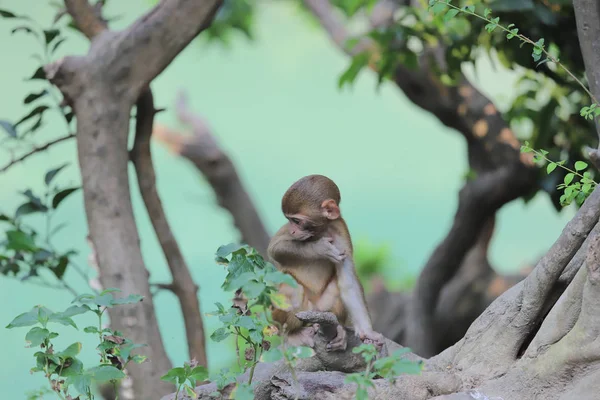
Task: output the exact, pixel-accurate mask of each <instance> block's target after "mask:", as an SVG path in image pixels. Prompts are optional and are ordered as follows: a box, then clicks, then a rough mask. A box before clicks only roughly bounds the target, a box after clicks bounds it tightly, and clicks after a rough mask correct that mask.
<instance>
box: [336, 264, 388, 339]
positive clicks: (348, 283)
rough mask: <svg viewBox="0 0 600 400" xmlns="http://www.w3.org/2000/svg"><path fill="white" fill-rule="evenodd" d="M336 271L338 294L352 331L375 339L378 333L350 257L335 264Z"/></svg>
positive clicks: (363, 336)
mask: <svg viewBox="0 0 600 400" xmlns="http://www.w3.org/2000/svg"><path fill="white" fill-rule="evenodd" d="M336 271H337V276H338V286H339V291H340V296H341V298H342V302H343V303H344V305H345V306H346V309H347V310H348V313H349V314H350V319H351V320H352V324H353V327H354V331H355V332H356V334H357V335H358V336H360V337H361V339H362V338H365V337H367V338H369V339H374V340H375V337H376V336H378V334H377V333H376V332H374V331H373V326H372V325H371V318H370V317H369V311H368V310H367V304H366V301H365V295H364V291H363V288H362V285H361V284H360V282H359V280H358V277H357V276H356V269H355V267H354V260H353V259H352V257H351V256H350V257H347V258H346V259H345V260H344V261H343V262H342V263H341V264H337V265H336Z"/></svg>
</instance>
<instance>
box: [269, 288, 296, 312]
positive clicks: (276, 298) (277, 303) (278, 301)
mask: <svg viewBox="0 0 600 400" xmlns="http://www.w3.org/2000/svg"><path fill="white" fill-rule="evenodd" d="M269 299H270V300H271V304H272V305H273V306H274V307H275V308H278V309H280V310H287V309H289V308H290V307H291V304H290V302H289V301H288V298H287V296H285V295H284V294H281V293H278V292H271V293H269Z"/></svg>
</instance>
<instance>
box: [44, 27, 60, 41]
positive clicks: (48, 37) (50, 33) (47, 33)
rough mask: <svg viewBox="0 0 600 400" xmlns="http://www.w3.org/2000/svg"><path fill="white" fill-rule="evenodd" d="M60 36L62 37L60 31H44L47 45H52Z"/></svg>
mask: <svg viewBox="0 0 600 400" xmlns="http://www.w3.org/2000/svg"><path fill="white" fill-rule="evenodd" d="M58 35H60V31H59V30H58V29H49V30H44V38H45V39H46V44H50V42H52V41H53V40H54V39H55V38H56V37H57V36H58Z"/></svg>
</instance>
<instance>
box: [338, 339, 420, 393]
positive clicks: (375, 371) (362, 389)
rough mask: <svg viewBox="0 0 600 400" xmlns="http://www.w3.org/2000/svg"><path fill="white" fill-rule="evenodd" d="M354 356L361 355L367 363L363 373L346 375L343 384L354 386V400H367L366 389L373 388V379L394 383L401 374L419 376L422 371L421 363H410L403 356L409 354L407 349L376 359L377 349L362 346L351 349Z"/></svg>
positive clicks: (372, 346)
mask: <svg viewBox="0 0 600 400" xmlns="http://www.w3.org/2000/svg"><path fill="white" fill-rule="evenodd" d="M352 352H353V353H355V354H361V355H362V357H363V358H364V360H365V362H366V363H367V368H366V369H365V371H364V372H355V373H352V374H348V375H347V376H346V378H345V380H344V382H345V383H354V384H356V393H355V398H356V400H368V399H369V396H368V389H369V388H375V384H374V383H373V379H375V378H377V377H381V378H383V379H386V380H388V381H389V382H390V383H394V382H395V380H396V379H397V378H398V376H400V375H403V374H419V373H421V371H422V369H423V363H422V362H420V361H419V362H415V361H410V360H407V359H405V358H403V356H404V355H405V354H407V353H410V349H409V348H407V347H404V348H401V349H398V350H396V351H395V352H394V353H392V355H390V356H387V357H382V358H379V359H377V349H376V348H375V346H374V345H372V344H370V343H369V344H362V345H360V346H357V347H355V348H354V349H352Z"/></svg>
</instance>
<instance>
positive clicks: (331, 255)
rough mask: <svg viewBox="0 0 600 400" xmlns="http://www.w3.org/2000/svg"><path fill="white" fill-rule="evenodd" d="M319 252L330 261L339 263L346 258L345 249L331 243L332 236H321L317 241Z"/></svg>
mask: <svg viewBox="0 0 600 400" xmlns="http://www.w3.org/2000/svg"><path fill="white" fill-rule="evenodd" d="M317 245H318V246H319V250H318V251H319V253H320V254H322V255H323V256H325V257H326V258H327V259H329V260H330V261H331V262H332V263H335V264H339V263H341V262H342V261H344V259H345V258H346V251H345V250H340V249H339V248H337V247H336V246H335V245H334V244H333V238H331V237H322V238H321V239H319V241H318V242H317Z"/></svg>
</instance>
